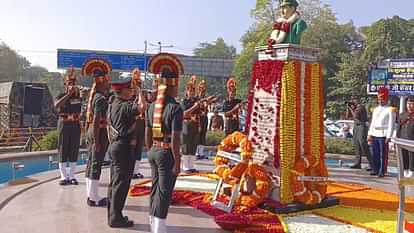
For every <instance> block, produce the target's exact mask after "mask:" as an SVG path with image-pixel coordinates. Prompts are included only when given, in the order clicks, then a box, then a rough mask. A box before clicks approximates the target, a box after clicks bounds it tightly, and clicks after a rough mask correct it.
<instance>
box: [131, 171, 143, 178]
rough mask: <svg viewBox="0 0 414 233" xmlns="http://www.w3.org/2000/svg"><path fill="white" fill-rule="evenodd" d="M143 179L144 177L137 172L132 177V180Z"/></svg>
mask: <svg viewBox="0 0 414 233" xmlns="http://www.w3.org/2000/svg"><path fill="white" fill-rule="evenodd" d="M143 178H144V175H142V174H141V173H139V172H138V173H137V174H134V175H132V179H143Z"/></svg>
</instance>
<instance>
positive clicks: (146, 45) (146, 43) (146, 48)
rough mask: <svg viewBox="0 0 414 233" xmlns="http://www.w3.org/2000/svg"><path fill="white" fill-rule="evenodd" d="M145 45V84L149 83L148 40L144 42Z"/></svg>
mask: <svg viewBox="0 0 414 233" xmlns="http://www.w3.org/2000/svg"><path fill="white" fill-rule="evenodd" d="M144 44H145V49H144V59H145V64H144V70H145V76H144V80H145V82H146V81H147V74H148V71H147V70H148V67H147V65H148V61H147V50H148V41H147V40H145V41H144Z"/></svg>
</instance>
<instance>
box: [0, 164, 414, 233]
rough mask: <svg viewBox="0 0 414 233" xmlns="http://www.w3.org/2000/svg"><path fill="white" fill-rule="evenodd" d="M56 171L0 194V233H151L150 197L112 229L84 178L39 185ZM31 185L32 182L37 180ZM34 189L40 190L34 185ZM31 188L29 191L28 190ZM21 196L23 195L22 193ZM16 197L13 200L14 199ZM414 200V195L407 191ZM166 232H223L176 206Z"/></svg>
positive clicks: (136, 202) (390, 181)
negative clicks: (123, 225)
mask: <svg viewBox="0 0 414 233" xmlns="http://www.w3.org/2000/svg"><path fill="white" fill-rule="evenodd" d="M197 167H198V168H201V170H204V171H211V170H212V161H211V160H210V161H207V160H204V161H201V162H197ZM143 168H144V173H145V175H147V176H148V175H149V169H150V168H149V165H148V164H144V165H143ZM56 175H57V172H49V173H47V174H41V175H39V176H33V177H31V178H33V180H34V181H37V183H36V182H33V183H30V180H29V183H28V184H23V185H17V186H10V187H6V188H2V189H0V203H2V204H0V232H1V233H26V232H30V233H49V232H50V233H52V232H57V233H84V232H85V233H86V232H91V233H95V232H96V233H107V232H108V233H109V232H111V233H112V232H150V230H149V225H148V197H147V196H146V197H129V198H128V200H127V205H126V208H125V214H126V215H128V216H129V218H130V219H132V220H134V221H135V226H134V227H133V228H129V229H122V230H119V229H111V228H109V227H108V226H107V224H106V209H104V208H91V207H87V206H86V203H85V201H86V196H85V183H84V182H83V181H84V180H83V173H81V174H78V176H77V178H78V179H79V181H81V182H80V184H79V185H78V186H65V187H62V186H59V185H57V181H56V180H52V181H49V182H44V183H39V182H38V180H46V181H47V179H51V178H53V177H55V176H56ZM330 176H331V177H334V178H336V179H338V180H341V181H346V182H356V183H364V184H368V185H370V186H373V187H377V188H380V189H383V190H386V191H389V192H395V193H396V192H397V191H398V190H397V185H396V180H395V178H394V177H385V178H383V179H378V178H376V177H371V176H369V175H367V172H365V171H363V170H357V171H355V170H351V169H346V168H335V169H331V170H330ZM108 177H109V173H108V169H104V172H103V175H102V180H103V184H102V187H101V189H100V193H101V195H102V196H105V192H106V185H107V183H108ZM33 180H32V181H33ZM33 184H36V185H37V186H35V187H31V186H33ZM25 189H28V190H25ZM18 192H20V193H18ZM13 193H18V194H17V195H15V196H11V197H12V198H9V197H10V195H11V194H13ZM409 195H410V196H411V197H414V190H413V189H411V190H409ZM168 232H169V233H173V232H177V233H178V232H180V233H186V232H188V233H190V232H197V233H210V232H211V233H213V232H225V231H223V230H220V228H219V227H218V226H217V225H216V224H215V223H214V221H213V219H212V218H211V217H210V216H208V215H206V214H204V213H202V212H200V211H198V210H195V209H193V208H189V207H185V206H173V207H172V208H171V209H170V214H169V216H168Z"/></svg>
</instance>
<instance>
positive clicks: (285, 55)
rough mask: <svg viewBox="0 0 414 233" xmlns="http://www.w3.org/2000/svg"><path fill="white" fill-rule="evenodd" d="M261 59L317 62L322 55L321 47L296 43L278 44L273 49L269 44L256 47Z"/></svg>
mask: <svg viewBox="0 0 414 233" xmlns="http://www.w3.org/2000/svg"><path fill="white" fill-rule="evenodd" d="M256 52H257V53H258V57H259V61H263V60H282V61H286V60H299V61H304V62H317V61H318V59H319V55H320V49H316V48H306V47H302V46H300V45H296V44H276V45H273V50H269V48H268V47H267V46H261V47H257V48H256Z"/></svg>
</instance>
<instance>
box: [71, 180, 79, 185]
mask: <svg viewBox="0 0 414 233" xmlns="http://www.w3.org/2000/svg"><path fill="white" fill-rule="evenodd" d="M69 182H70V184H73V185H78V184H79V182H78V181H77V180H76V179H71V180H70V181H69Z"/></svg>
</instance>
